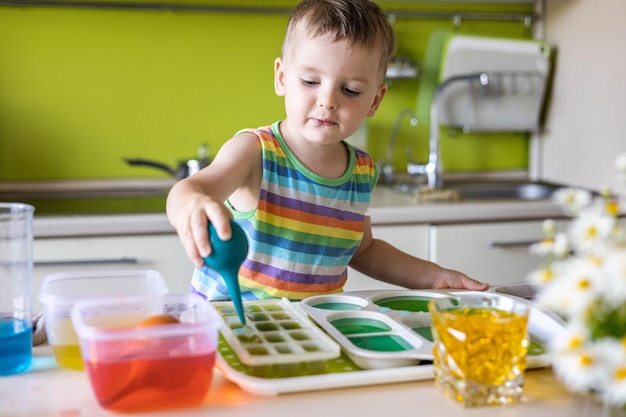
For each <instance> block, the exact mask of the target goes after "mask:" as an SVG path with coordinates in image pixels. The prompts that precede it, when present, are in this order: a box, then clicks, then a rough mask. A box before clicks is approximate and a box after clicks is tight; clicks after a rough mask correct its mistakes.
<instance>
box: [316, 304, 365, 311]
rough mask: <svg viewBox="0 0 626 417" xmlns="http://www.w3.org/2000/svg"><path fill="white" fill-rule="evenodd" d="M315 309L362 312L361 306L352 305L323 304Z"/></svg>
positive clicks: (317, 305)
mask: <svg viewBox="0 0 626 417" xmlns="http://www.w3.org/2000/svg"><path fill="white" fill-rule="evenodd" d="M314 307H315V308H319V309H322V310H360V309H361V306H360V305H357V304H350V303H321V304H315V306H314Z"/></svg>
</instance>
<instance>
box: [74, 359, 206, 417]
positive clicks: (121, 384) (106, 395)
mask: <svg viewBox="0 0 626 417" xmlns="http://www.w3.org/2000/svg"><path fill="white" fill-rule="evenodd" d="M214 363H215V351H212V352H209V353H207V354H202V355H194V356H181V357H168V358H155V359H138V360H131V361H124V362H98V361H93V362H92V361H87V362H86V363H85V367H86V369H87V372H88V373H89V377H90V379H91V384H92V388H93V391H94V393H95V395H96V398H97V399H98V402H99V403H100V405H101V406H102V407H103V408H106V409H108V410H112V411H118V412H139V411H150V410H164V409H172V408H184V407H193V406H197V405H199V404H200V403H201V402H202V400H203V399H204V397H205V395H206V394H207V391H208V389H209V387H210V385H211V380H212V379H213V365H214Z"/></svg>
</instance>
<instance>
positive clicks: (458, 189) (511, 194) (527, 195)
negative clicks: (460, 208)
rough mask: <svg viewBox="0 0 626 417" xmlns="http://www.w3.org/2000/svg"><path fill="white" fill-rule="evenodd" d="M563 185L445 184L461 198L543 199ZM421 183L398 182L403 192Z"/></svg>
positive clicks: (396, 186)
mask: <svg viewBox="0 0 626 417" xmlns="http://www.w3.org/2000/svg"><path fill="white" fill-rule="evenodd" d="M561 187H562V186H561V185H558V184H551V183H545V182H533V181H521V182H519V181H492V182H482V181H479V182H471V183H470V182H467V183H465V182H459V183H455V182H450V183H447V184H445V185H444V188H443V191H446V192H447V194H452V193H454V194H457V193H458V195H457V196H458V198H459V199H461V200H543V199H549V198H550V197H551V196H552V193H553V192H554V191H556V190H558V189H559V188H561ZM419 188H420V185H419V184H415V183H401V184H396V185H395V186H394V189H395V190H396V191H398V192H400V193H402V194H416V193H417V192H418V190H419Z"/></svg>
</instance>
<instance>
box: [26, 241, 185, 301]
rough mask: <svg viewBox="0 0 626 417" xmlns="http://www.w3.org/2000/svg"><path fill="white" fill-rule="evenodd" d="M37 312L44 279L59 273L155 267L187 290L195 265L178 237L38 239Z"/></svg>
mask: <svg viewBox="0 0 626 417" xmlns="http://www.w3.org/2000/svg"><path fill="white" fill-rule="evenodd" d="M33 257H34V262H35V267H34V276H35V286H34V289H35V295H34V301H35V311H39V310H40V308H41V305H40V303H39V301H38V300H37V294H38V292H39V288H40V286H41V283H42V282H43V280H44V278H45V277H46V276H47V275H49V274H52V273H57V272H77V271H105V270H122V269H124V270H130V269H153V270H155V271H158V272H159V273H160V274H161V275H162V276H163V278H164V279H165V282H166V284H167V286H168V288H169V291H170V292H172V293H187V292H188V291H189V283H190V282H191V274H192V271H193V265H192V263H191V261H190V260H189V258H187V255H186V253H185V251H184V249H183V246H182V244H181V243H180V240H179V239H178V236H177V235H176V234H174V233H168V234H154V235H152V234H146V235H125V236H98V237H93V236H89V237H67V238H36V239H35V241H34V245H33Z"/></svg>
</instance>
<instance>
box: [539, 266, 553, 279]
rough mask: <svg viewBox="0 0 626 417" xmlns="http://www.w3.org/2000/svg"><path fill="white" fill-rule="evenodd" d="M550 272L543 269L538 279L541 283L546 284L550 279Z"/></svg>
mask: <svg viewBox="0 0 626 417" xmlns="http://www.w3.org/2000/svg"><path fill="white" fill-rule="evenodd" d="M552 275H553V274H552V271H551V270H550V269H544V270H543V271H541V275H540V279H541V282H548V281H550V280H551V279H552Z"/></svg>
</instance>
